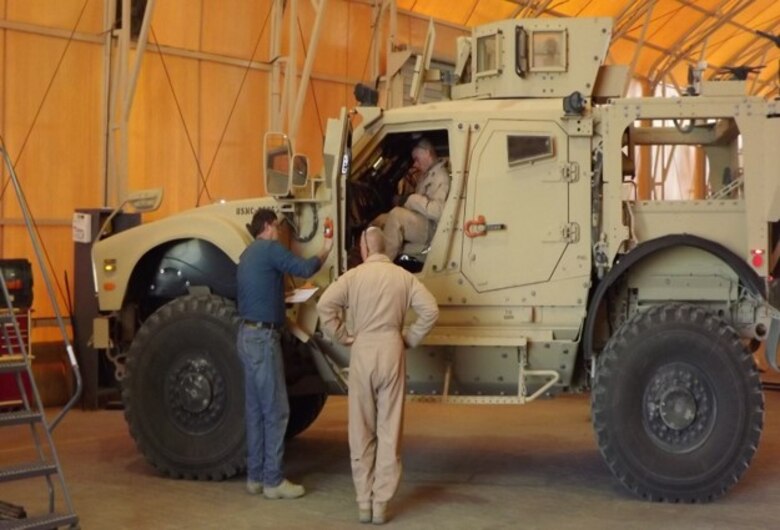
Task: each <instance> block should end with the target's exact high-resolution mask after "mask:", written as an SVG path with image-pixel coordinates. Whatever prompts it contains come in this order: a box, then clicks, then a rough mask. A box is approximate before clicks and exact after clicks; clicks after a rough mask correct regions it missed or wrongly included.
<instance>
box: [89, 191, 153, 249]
mask: <svg viewBox="0 0 780 530" xmlns="http://www.w3.org/2000/svg"><path fill="white" fill-rule="evenodd" d="M162 198H163V189H162V188H151V189H148V190H138V191H134V192H131V193H130V194H128V195H127V198H126V199H125V200H124V201H122V203H121V204H120V205H119V206H117V207H116V208H115V209H114V211H112V212H111V214H110V215H109V216H108V218H107V219H106V220H105V221H104V222H103V225H102V226H101V227H100V230H98V233H97V235H96V236H95V241H99V240H100V238H101V237H102V236H103V234H104V233H105V231H106V228H108V227H109V226H110V225H111V220H112V219H114V217H116V214H118V213H119V212H121V211H122V208H123V207H125V206H130V207H132V208H133V209H134V210H135V211H136V212H138V213H144V212H153V211H155V210H156V209H157V208H159V207H160V203H161V202H162Z"/></svg>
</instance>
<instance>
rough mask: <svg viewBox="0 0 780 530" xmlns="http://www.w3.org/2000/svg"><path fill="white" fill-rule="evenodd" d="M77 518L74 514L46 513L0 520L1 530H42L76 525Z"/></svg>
mask: <svg viewBox="0 0 780 530" xmlns="http://www.w3.org/2000/svg"><path fill="white" fill-rule="evenodd" d="M78 522H79V518H78V516H77V515H76V514H75V513H65V514H61V513H47V514H46V515H40V516H37V517H28V518H27V519H11V520H8V521H4V520H0V529H2V530H6V529H8V530H11V529H13V530H43V529H45V528H59V527H60V526H66V525H76V524H77V523H78Z"/></svg>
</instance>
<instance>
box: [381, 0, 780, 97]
mask: <svg viewBox="0 0 780 530" xmlns="http://www.w3.org/2000/svg"><path fill="white" fill-rule="evenodd" d="M396 3H397V6H398V8H399V9H406V10H410V11H413V12H415V13H419V14H424V15H428V16H432V17H434V18H437V19H440V20H445V21H448V22H451V23H454V24H459V25H463V26H475V25H479V24H484V23H486V22H490V21H493V20H498V19H502V18H511V17H516V18H531V17H569V16H571V17H601V16H608V17H612V18H613V19H614V38H613V42H612V45H611V48H610V56H609V60H610V62H612V63H613V64H628V65H631V66H632V73H633V75H634V77H636V78H638V79H644V80H646V81H648V82H649V84H650V87H651V88H652V87H657V86H658V85H659V84H663V83H667V84H671V85H674V86H678V87H684V86H685V85H686V84H687V71H688V65H696V64H697V63H699V62H700V61H706V62H707V65H708V67H707V69H706V70H705V73H704V78H705V79H710V78H713V77H716V76H727V77H728V76H731V75H732V74H731V73H730V72H728V71H724V70H723V68H724V67H738V66H757V67H763V68H762V69H761V70H760V71H758V72H756V73H751V74H749V76H748V80H749V82H748V90H749V91H750V93H752V94H761V95H764V96H777V95H778V66H779V65H780V37H776V40H777V42H774V41H773V40H772V39H770V38H767V37H765V36H762V35H759V34H758V33H757V32H756V31H757V30H759V31H762V32H765V33H767V34H769V35H774V36H778V35H780V2H777V1H776V0H623V1H621V0H615V1H609V2H607V1H604V0H458V1H452V0H397V1H396Z"/></svg>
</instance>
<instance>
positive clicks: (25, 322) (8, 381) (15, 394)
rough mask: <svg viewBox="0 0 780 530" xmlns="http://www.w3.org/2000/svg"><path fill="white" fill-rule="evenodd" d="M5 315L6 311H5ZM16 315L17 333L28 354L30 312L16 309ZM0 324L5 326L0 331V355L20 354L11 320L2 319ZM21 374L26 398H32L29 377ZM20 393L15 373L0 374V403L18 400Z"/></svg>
mask: <svg viewBox="0 0 780 530" xmlns="http://www.w3.org/2000/svg"><path fill="white" fill-rule="evenodd" d="M5 313H6V315H7V314H8V311H7V310H6V311H5ZM14 315H15V316H16V322H17V324H18V325H19V333H20V334H21V340H22V341H23V343H24V346H25V348H26V351H27V354H28V355H29V354H30V312H29V311H28V310H16V311H14ZM0 325H2V326H5V330H3V331H0V357H2V356H4V355H8V354H12V355H21V353H22V349H21V347H20V346H19V335H17V333H16V329H15V327H14V325H13V323H12V322H7V321H3V322H2V323H0ZM6 338H7V339H8V342H10V345H11V349H10V351H9V349H8V344H7V343H6ZM21 375H22V384H23V385H24V389H25V391H26V393H27V398H28V399H32V390H31V388H30V378H29V377H28V376H27V374H26V373H23V374H21ZM20 399H21V395H20V393H19V385H18V384H17V383H16V374H14V373H7V374H0V403H2V402H5V401H19V400H20Z"/></svg>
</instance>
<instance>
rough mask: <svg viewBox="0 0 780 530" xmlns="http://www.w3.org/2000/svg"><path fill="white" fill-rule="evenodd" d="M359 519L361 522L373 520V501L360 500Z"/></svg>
mask: <svg viewBox="0 0 780 530" xmlns="http://www.w3.org/2000/svg"><path fill="white" fill-rule="evenodd" d="M358 521H360V522H361V523H370V522H371V503H370V502H359V503H358Z"/></svg>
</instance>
